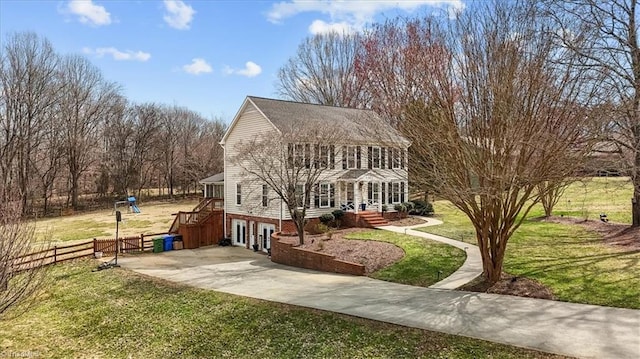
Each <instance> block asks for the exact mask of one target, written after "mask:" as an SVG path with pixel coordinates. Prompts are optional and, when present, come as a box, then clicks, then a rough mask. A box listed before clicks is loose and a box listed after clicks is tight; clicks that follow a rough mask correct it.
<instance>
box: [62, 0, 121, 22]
mask: <svg viewBox="0 0 640 359" xmlns="http://www.w3.org/2000/svg"><path fill="white" fill-rule="evenodd" d="M66 11H67V12H69V13H71V14H74V15H77V16H78V18H79V20H80V22H81V23H83V24H89V25H93V26H101V25H109V24H110V23H111V14H109V12H108V11H107V10H106V9H105V8H104V6H100V5H96V4H94V3H93V1H92V0H71V1H69V3H68V4H67V8H66Z"/></svg>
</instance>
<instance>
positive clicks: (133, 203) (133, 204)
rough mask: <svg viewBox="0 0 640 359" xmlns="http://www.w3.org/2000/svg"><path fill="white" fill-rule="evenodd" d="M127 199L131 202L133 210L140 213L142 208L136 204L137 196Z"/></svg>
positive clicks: (130, 206) (130, 205)
mask: <svg viewBox="0 0 640 359" xmlns="http://www.w3.org/2000/svg"><path fill="white" fill-rule="evenodd" d="M127 201H128V202H129V208H131V212H133V213H140V208H138V205H137V204H136V198H135V197H128V198H127Z"/></svg>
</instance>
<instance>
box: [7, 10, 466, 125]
mask: <svg viewBox="0 0 640 359" xmlns="http://www.w3.org/2000/svg"><path fill="white" fill-rule="evenodd" d="M462 8H464V4H463V0H406V1H402V0H401V1H374V0H369V1H355V0H354V1H348V0H346V1H327V0H308V1H297V0H293V1H290V0H287V1H279V2H272V1H230V0H227V1H224V0H223V1H217V0H199V1H188V0H185V1H177V0H164V1H162V0H157V1H154V0H143V1H126V0H105V1H100V0H73V1H38V0H0V36H2V39H3V42H4V38H5V36H6V35H7V34H9V33H12V32H22V31H32V32H35V33H37V34H39V35H42V36H45V37H46V38H48V39H49V40H50V41H51V42H52V44H53V46H54V48H55V49H56V51H58V52H59V53H61V54H69V53H77V54H83V55H84V56H86V57H87V58H89V59H90V60H91V61H92V63H93V64H95V65H96V66H97V67H99V68H100V69H101V70H102V72H103V74H104V76H105V78H106V79H108V80H110V81H114V82H117V83H119V84H120V85H121V86H122V88H123V93H124V95H125V96H126V97H127V98H129V99H130V100H132V101H136V102H158V103H164V104H176V105H180V106H185V107H188V108H190V109H192V110H195V111H198V112H200V113H201V114H202V115H204V116H206V117H214V116H215V117H219V118H222V119H223V120H225V121H227V122H230V121H231V119H232V118H233V116H234V115H235V113H236V111H237V110H238V108H239V107H240V105H241V104H242V101H243V100H244V98H245V96H247V95H254V96H264V97H277V94H276V82H277V81H276V80H277V79H276V74H277V71H278V69H279V68H280V67H281V66H282V65H283V64H284V63H285V62H286V61H287V59H288V58H289V57H291V56H293V55H294V54H295V52H296V49H297V47H298V45H299V44H300V42H301V41H302V40H303V39H304V38H305V37H307V36H309V35H312V34H314V33H318V32H324V31H329V30H331V29H335V30H340V31H360V30H362V29H363V28H364V27H365V26H366V25H367V24H370V23H372V22H375V21H381V20H384V19H385V18H389V17H394V16H396V15H399V14H400V15H411V14H416V13H428V12H432V11H440V10H442V9H450V10H451V9H462Z"/></svg>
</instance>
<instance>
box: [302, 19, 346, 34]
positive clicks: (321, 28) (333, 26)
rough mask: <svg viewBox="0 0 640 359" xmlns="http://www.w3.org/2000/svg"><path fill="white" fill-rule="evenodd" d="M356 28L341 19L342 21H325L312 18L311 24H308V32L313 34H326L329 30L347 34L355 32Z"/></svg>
mask: <svg viewBox="0 0 640 359" xmlns="http://www.w3.org/2000/svg"><path fill="white" fill-rule="evenodd" d="M355 31H356V29H355V28H354V27H353V26H352V25H350V24H348V23H346V22H344V21H342V22H334V23H326V22H324V21H322V20H314V21H313V22H312V23H311V25H309V32H310V33H312V34H313V35H316V34H326V33H329V32H337V33H339V34H349V33H353V32H355Z"/></svg>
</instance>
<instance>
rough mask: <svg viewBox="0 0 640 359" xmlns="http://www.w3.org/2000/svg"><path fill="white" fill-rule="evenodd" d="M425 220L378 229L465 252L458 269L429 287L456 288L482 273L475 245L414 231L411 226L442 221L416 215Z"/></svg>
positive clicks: (436, 223)
mask: <svg viewBox="0 0 640 359" xmlns="http://www.w3.org/2000/svg"><path fill="white" fill-rule="evenodd" d="M418 218H420V219H422V220H424V221H425V223H423V224H417V225H414V226H407V227H398V226H381V227H378V228H379V229H384V230H387V231H391V232H396V233H403V234H407V235H411V236H416V237H421V238H426V239H430V240H433V241H437V242H441V243H446V244H448V245H450V246H454V247H456V248H460V249H462V250H463V251H465V253H466V254H467V258H466V259H465V261H464V263H463V264H462V266H460V268H458V270H456V271H455V272H453V273H452V274H451V275H450V276H448V277H446V278H444V279H443V280H441V281H439V282H438V283H435V284H433V285H431V286H430V287H429V288H437V289H456V288H459V287H461V286H463V285H465V284H467V283H469V282H471V281H472V280H474V279H475V278H476V277H478V276H479V275H480V274H482V257H481V256H480V251H479V250H478V247H477V246H474V245H473V244H469V243H464V242H460V241H456V240H454V239H450V238H446V237H442V236H438V235H435V234H431V233H425V232H421V231H416V230H414V229H413V228H419V227H427V226H437V225H440V224H442V221H440V220H438V219H435V218H426V217H418Z"/></svg>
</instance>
